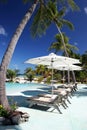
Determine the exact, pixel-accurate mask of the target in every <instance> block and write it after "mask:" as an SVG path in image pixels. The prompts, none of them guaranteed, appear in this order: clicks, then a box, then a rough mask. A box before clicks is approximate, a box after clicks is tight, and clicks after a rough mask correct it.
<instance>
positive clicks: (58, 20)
mask: <svg viewBox="0 0 87 130" xmlns="http://www.w3.org/2000/svg"><path fill="white" fill-rule="evenodd" d="M70 1H72V0H69V1H68V2H70ZM39 13H40V12H38V14H39ZM65 14H66V8H65V7H64V8H62V9H61V10H59V11H58V7H57V3H56V0H55V2H53V1H52V0H50V1H49V2H48V4H47V6H46V9H45V14H44V17H43V20H41V22H40V23H39V21H38V19H37V15H36V18H35V19H34V22H33V25H32V34H33V36H36V35H40V34H41V33H43V30H44V32H45V28H46V29H47V27H48V26H49V25H50V24H51V23H52V22H53V23H54V24H55V25H56V27H57V30H58V32H59V34H60V36H61V40H62V44H63V46H64V50H65V55H66V56H67V57H69V55H68V52H67V49H66V44H65V42H64V37H63V35H62V31H61V29H62V27H63V25H68V27H69V28H70V29H74V27H73V24H72V23H71V22H70V21H68V20H66V19H64V18H63V17H64V16H65ZM37 21H38V26H37V24H36V23H37ZM42 23H43V24H42ZM42 25H43V26H42ZM39 32H40V33H39ZM72 74H73V80H74V82H76V80H75V75H74V72H72Z"/></svg>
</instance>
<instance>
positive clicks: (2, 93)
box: [0, 0, 73, 109]
mask: <svg viewBox="0 0 87 130" xmlns="http://www.w3.org/2000/svg"><path fill="white" fill-rule="evenodd" d="M24 1H25V2H27V1H28V0H24ZM71 1H73V0H71ZM33 2H34V3H33V4H32V6H31V8H30V9H29V10H28V12H27V13H26V14H25V16H24V18H23V19H22V21H21V22H20V24H19V26H18V27H17V29H16V31H15V33H14V35H13V37H12V39H11V41H10V43H9V45H8V47H7V50H6V52H5V54H4V56H3V58H2V61H1V65H0V104H2V105H3V107H4V108H5V109H10V105H9V103H8V100H7V97H6V90H5V79H6V72H7V68H8V65H9V63H10V61H11V58H12V55H13V52H14V50H15V47H16V44H17V42H18V40H19V38H20V36H21V34H22V32H23V30H24V28H25V26H26V24H27V23H28V21H29V19H30V18H31V16H32V14H33V12H34V11H35V9H36V6H37V4H38V2H40V3H41V6H40V11H41V12H42V13H41V15H42V14H44V13H43V12H44V11H45V10H44V8H45V6H43V2H44V0H34V1H33ZM43 10H44V11H43ZM45 20H46V19H45ZM46 23H47V25H49V22H46Z"/></svg>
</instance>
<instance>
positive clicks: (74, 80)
mask: <svg viewBox="0 0 87 130" xmlns="http://www.w3.org/2000/svg"><path fill="white" fill-rule="evenodd" d="M72 76H73V82H74V83H76V78H75V73H74V71H72Z"/></svg>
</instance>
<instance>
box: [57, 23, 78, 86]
mask: <svg viewBox="0 0 87 130" xmlns="http://www.w3.org/2000/svg"><path fill="white" fill-rule="evenodd" d="M55 24H56V23H55ZM56 27H57V29H58V31H59V33H60V35H61V38H62V42H63V45H64V51H65V55H66V56H67V57H69V55H68V52H67V49H66V45H65V42H64V38H63V35H62V32H61V30H60V28H59V27H58V25H57V24H56ZM68 73H69V72H68ZM72 76H73V82H74V83H75V82H76V78H75V73H74V71H72ZM68 83H70V80H69V81H68Z"/></svg>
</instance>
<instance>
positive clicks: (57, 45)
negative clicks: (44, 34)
mask: <svg viewBox="0 0 87 130" xmlns="http://www.w3.org/2000/svg"><path fill="white" fill-rule="evenodd" d="M62 35H63V38H64V42H65V45H66V51H67V52H68V54H69V56H70V54H71V52H73V51H75V50H78V48H77V47H76V46H73V45H71V44H69V38H68V37H67V36H66V35H65V33H62ZM55 40H56V41H55V42H52V44H51V46H50V47H49V49H48V50H50V51H51V50H54V51H55V53H57V52H59V51H62V52H63V55H65V49H64V46H63V44H62V39H61V35H60V34H56V35H55Z"/></svg>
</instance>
